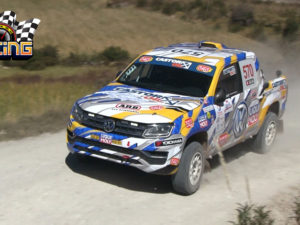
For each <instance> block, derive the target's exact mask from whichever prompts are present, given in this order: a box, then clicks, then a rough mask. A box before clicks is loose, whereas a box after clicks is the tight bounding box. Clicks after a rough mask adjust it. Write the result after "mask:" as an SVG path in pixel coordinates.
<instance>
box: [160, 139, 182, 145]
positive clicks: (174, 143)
mask: <svg viewBox="0 0 300 225" xmlns="http://www.w3.org/2000/svg"><path fill="white" fill-rule="evenodd" d="M181 143H182V138H176V139H172V140H165V141H163V142H162V146H168V145H177V144H181Z"/></svg>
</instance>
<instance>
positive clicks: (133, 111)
mask: <svg viewBox="0 0 300 225" xmlns="http://www.w3.org/2000/svg"><path fill="white" fill-rule="evenodd" d="M202 102H203V99H202V98H197V97H189V96H183V95H178V94H171V93H165V92H158V91H154V90H149V89H143V88H137V87H133V86H128V85H123V84H120V83H110V84H108V85H107V86H105V87H104V88H102V89H101V90H99V91H97V92H95V93H94V94H92V95H88V96H85V97H83V98H81V99H79V100H78V101H77V103H78V105H79V106H80V107H81V108H82V109H83V110H85V111H87V112H90V113H94V114H99V115H102V116H108V117H113V118H117V119H124V120H128V121H132V122H139V123H169V122H173V121H174V120H175V119H177V118H178V117H180V116H182V115H183V114H185V113H188V112H189V111H191V110H193V109H195V108H197V107H199V106H200V105H201V103H202Z"/></svg>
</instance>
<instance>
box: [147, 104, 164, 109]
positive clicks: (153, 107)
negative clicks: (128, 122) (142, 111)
mask: <svg viewBox="0 0 300 225" xmlns="http://www.w3.org/2000/svg"><path fill="white" fill-rule="evenodd" d="M164 108H165V107H164V106H162V105H153V106H150V107H149V109H150V110H161V109H164Z"/></svg>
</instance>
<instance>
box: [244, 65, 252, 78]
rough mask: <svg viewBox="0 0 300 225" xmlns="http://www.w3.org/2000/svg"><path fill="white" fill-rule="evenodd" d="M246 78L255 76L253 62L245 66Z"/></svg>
mask: <svg viewBox="0 0 300 225" xmlns="http://www.w3.org/2000/svg"><path fill="white" fill-rule="evenodd" d="M243 73H244V78H245V79H246V80H247V79H249V78H252V77H254V71H253V67H252V65H251V64H247V65H244V66H243Z"/></svg>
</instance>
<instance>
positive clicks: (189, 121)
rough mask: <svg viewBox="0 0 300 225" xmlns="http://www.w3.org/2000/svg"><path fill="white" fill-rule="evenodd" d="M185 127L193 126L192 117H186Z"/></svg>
mask: <svg viewBox="0 0 300 225" xmlns="http://www.w3.org/2000/svg"><path fill="white" fill-rule="evenodd" d="M184 123H185V126H186V128H192V127H193V126H194V121H193V119H192V118H188V119H186V120H185V121H184Z"/></svg>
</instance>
